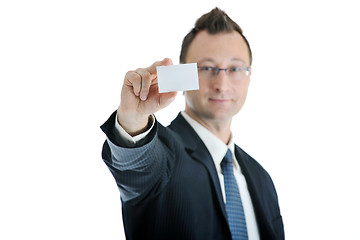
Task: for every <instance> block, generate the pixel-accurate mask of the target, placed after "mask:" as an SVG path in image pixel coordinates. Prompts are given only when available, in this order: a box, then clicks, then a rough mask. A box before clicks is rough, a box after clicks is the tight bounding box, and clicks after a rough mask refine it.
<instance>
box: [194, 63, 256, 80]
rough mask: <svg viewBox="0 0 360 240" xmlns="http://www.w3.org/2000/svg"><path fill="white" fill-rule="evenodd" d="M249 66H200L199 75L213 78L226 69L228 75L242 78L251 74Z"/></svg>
mask: <svg viewBox="0 0 360 240" xmlns="http://www.w3.org/2000/svg"><path fill="white" fill-rule="evenodd" d="M249 69H250V68H249V67H230V68H218V67H208V66H204V67H198V72H199V76H200V77H202V78H207V79H211V78H214V77H215V76H217V75H218V74H219V72H220V71H225V73H226V75H227V76H229V77H230V78H232V79H234V80H241V79H242V78H244V77H246V76H248V75H249Z"/></svg>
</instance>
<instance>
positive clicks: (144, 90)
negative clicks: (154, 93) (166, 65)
mask: <svg viewBox="0 0 360 240" xmlns="http://www.w3.org/2000/svg"><path fill="white" fill-rule="evenodd" d="M136 72H137V73H138V74H140V76H141V88H140V94H139V96H140V99H141V100H143V101H145V100H146V99H147V96H148V94H149V89H150V85H151V81H152V80H153V78H155V75H152V74H151V73H150V72H148V71H147V70H146V69H144V68H139V69H137V70H136Z"/></svg>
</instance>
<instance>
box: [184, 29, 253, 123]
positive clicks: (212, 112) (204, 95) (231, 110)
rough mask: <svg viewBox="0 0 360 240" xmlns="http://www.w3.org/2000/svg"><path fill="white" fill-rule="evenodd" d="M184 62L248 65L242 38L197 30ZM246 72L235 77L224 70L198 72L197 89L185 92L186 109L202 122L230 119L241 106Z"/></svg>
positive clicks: (247, 54) (229, 34)
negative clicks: (198, 87)
mask: <svg viewBox="0 0 360 240" xmlns="http://www.w3.org/2000/svg"><path fill="white" fill-rule="evenodd" d="M186 62H188V63H192V62H196V63H197V64H198V67H204V66H206V67H218V68H231V67H249V64H250V60H249V51H248V48H247V45H246V43H245V40H244V39H243V38H242V36H241V35H240V34H239V33H238V32H236V31H233V32H231V33H219V34H215V35H210V34H209V33H207V32H206V31H201V32H199V33H198V34H197V35H196V37H195V39H194V40H193V42H192V43H191V44H190V47H189V49H188V53H187V57H186ZM250 73H251V71H250V72H249V74H248V75H246V76H245V77H242V78H240V79H238V78H233V77H232V76H230V75H231V74H228V75H227V74H226V72H225V71H220V72H219V73H218V75H217V76H213V77H210V78H208V77H204V75H203V74H200V72H199V85H200V89H199V90H196V91H188V92H185V99H186V111H187V112H188V113H190V114H194V115H195V116H196V117H198V118H200V119H201V120H202V121H209V120H210V121H228V120H230V121H231V119H232V117H233V116H234V115H235V114H236V113H238V112H239V111H240V109H241V108H242V106H243V105H244V102H245V99H246V95H247V90H248V86H249V81H250Z"/></svg>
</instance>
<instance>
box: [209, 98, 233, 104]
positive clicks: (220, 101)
mask: <svg viewBox="0 0 360 240" xmlns="http://www.w3.org/2000/svg"><path fill="white" fill-rule="evenodd" d="M209 101H211V102H216V103H227V102H230V101H231V100H230V99H223V98H209Z"/></svg>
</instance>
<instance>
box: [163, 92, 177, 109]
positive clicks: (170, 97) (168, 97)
mask: <svg viewBox="0 0 360 240" xmlns="http://www.w3.org/2000/svg"><path fill="white" fill-rule="evenodd" d="M176 95H177V92H166V93H160V99H159V105H160V108H165V107H167V106H168V105H169V104H170V103H172V101H174V100H175V98H176Z"/></svg>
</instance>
